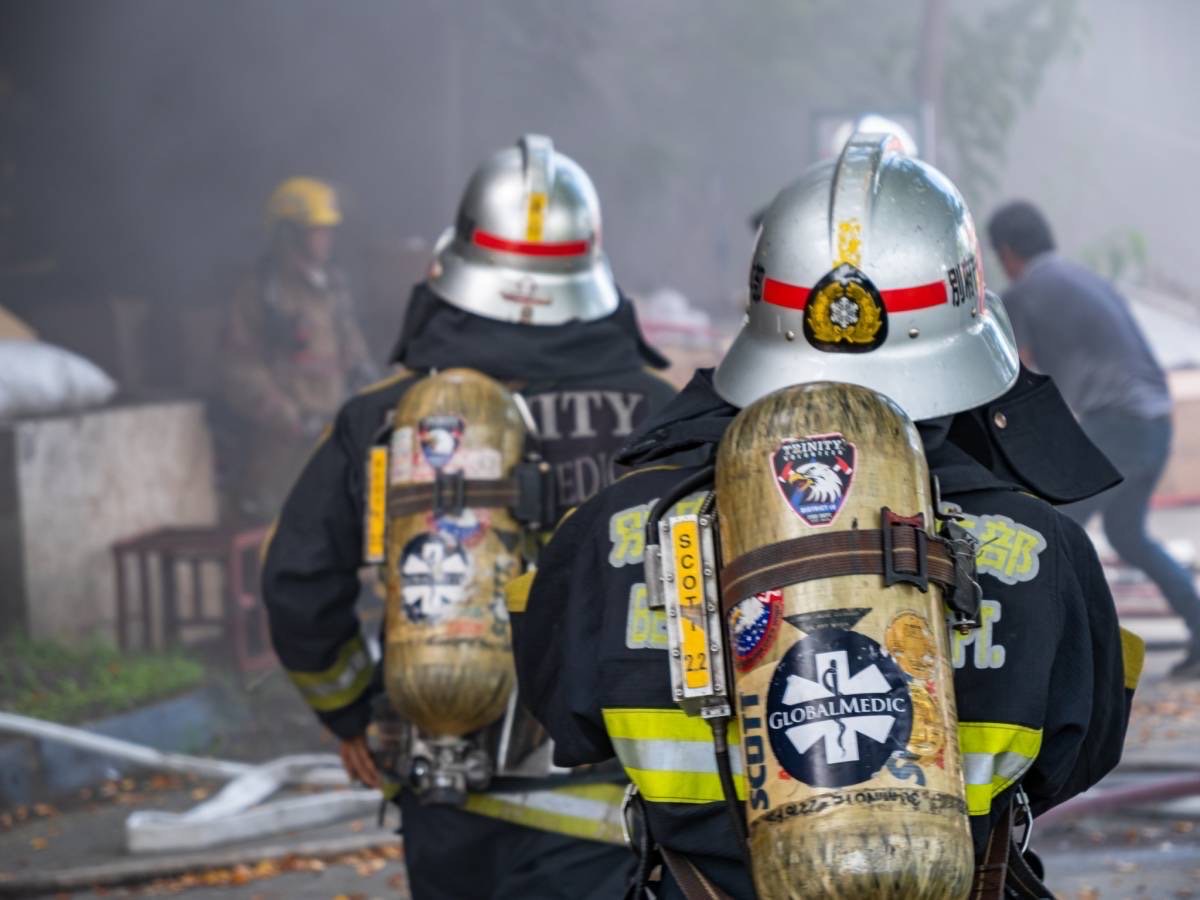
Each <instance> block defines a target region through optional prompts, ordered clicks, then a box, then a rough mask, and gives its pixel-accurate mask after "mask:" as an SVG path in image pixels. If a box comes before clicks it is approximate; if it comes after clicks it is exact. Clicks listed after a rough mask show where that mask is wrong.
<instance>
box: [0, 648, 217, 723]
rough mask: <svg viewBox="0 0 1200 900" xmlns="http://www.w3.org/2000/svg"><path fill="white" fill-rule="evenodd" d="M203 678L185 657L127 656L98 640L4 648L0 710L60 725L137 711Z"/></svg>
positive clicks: (201, 671) (0, 665) (0, 651)
mask: <svg viewBox="0 0 1200 900" xmlns="http://www.w3.org/2000/svg"><path fill="white" fill-rule="evenodd" d="M203 678H204V667H203V666H201V665H200V664H199V663H198V662H196V661H194V660H192V659H189V658H188V657H186V656H184V655H183V654H180V653H138V654H123V653H121V652H120V651H118V650H117V649H116V648H114V647H112V646H111V645H109V644H106V643H104V642H102V641H98V640H97V641H90V642H88V643H86V644H82V645H78V646H67V645H64V644H59V643H57V642H54V641H36V640H30V639H27V638H9V639H6V640H5V641H3V642H0V709H4V710H5V711H7V712H15V713H21V714H24V715H30V716H36V717H37V718H39V719H49V720H51V721H54V722H79V721H82V720H84V719H90V718H97V717H100V716H105V715H110V714H112V713H117V712H122V711H123V710H127V709H133V708H134V707H137V706H141V705H144V704H146V703H149V702H152V701H154V700H159V699H162V698H165V697H169V696H172V695H174V694H178V693H180V692H182V691H185V690H187V689H189V688H192V687H195V686H196V685H197V684H199V683H200V682H201V681H202V680H203Z"/></svg>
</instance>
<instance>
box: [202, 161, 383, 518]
mask: <svg viewBox="0 0 1200 900" xmlns="http://www.w3.org/2000/svg"><path fill="white" fill-rule="evenodd" d="M265 218H266V224H267V229H268V232H269V239H270V243H269V246H268V249H267V251H266V253H265V254H264V255H263V257H262V258H261V259H260V260H259V262H258V264H257V266H256V267H255V268H254V270H253V271H252V272H250V273H248V274H247V275H246V277H245V278H243V279H242V281H241V282H240V283H239V285H238V287H237V289H236V291H235V293H234V298H233V304H232V308H231V311H230V317H229V321H228V323H227V326H226V338H225V343H226V352H227V360H226V365H225V367H224V370H223V400H224V406H225V408H226V410H227V411H228V412H229V413H230V414H231V415H232V416H233V418H234V420H235V422H236V424H235V425H234V427H233V431H234V432H235V434H236V436H237V440H238V444H239V446H237V447H236V448H231V452H230V454H229V455H230V456H231V462H232V465H233V467H234V471H233V472H232V473H231V481H232V488H233V493H234V497H233V500H234V503H235V509H236V512H237V513H239V514H241V515H243V516H245V517H247V518H250V519H257V520H261V521H269V520H270V519H272V518H273V517H274V516H275V515H276V514H277V513H278V511H279V506H280V504H281V503H282V501H283V498H284V496H285V495H286V493H287V489H288V487H290V485H291V483H292V481H293V480H294V479H295V478H296V476H297V475H298V474H299V472H300V468H301V466H302V465H303V464H304V460H305V459H306V458H307V456H308V452H309V450H310V448H311V447H312V442H313V440H314V439H315V438H316V436H317V434H319V433H320V430H321V429H322V428H324V427H325V425H327V424H328V423H329V422H330V421H331V420H332V418H333V416H334V414H335V413H336V412H337V410H338V407H339V406H340V405H341V404H342V402H343V401H345V400H346V398H347V397H349V396H350V394H352V393H353V392H354V390H356V389H357V388H360V387H363V386H364V385H366V384H369V383H370V382H371V381H373V380H374V379H375V377H376V375H377V374H378V373H377V371H376V369H375V366H374V365H373V364H372V362H371V360H370V357H369V356H368V353H367V347H366V343H365V341H364V340H363V336H362V333H361V332H360V330H359V327H358V323H357V322H356V321H355V317H354V309H353V306H352V304H351V299H350V293H349V289H348V285H347V282H346V278H345V276H344V275H343V274H342V272H341V270H340V269H338V268H337V267H336V266H334V265H333V247H334V236H335V232H336V229H337V227H338V225H340V224H341V221H342V213H341V209H340V208H339V206H338V199H337V194H336V193H335V192H334V190H333V188H332V187H330V186H329V185H328V184H325V183H324V182H322V181H318V180H316V179H314V178H289V179H287V180H286V181H284V182H282V183H281V184H280V185H279V186H278V187H276V188H275V190H274V191H273V192H272V193H271V196H270V198H269V199H268V200H267V204H266V209H265Z"/></svg>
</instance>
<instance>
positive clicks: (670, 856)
mask: <svg viewBox="0 0 1200 900" xmlns="http://www.w3.org/2000/svg"><path fill="white" fill-rule="evenodd" d="M658 850H659V853H661V854H662V858H663V862H664V863H666V865H667V868H668V869H669V870H670V872H671V877H672V878H674V879H675V883H676V884H677V885H679V890H680V891H681V892H682V893H683V896H684V898H685V900H733V898H732V897H730V896H729V895H728V894H727V893H725V892H724V891H723V890H721V889H720V888H719V887H717V885H715V884H713V883H712V882H711V881H709V880H708V879H707V878H705V877H704V873H703V872H701V871H700V870H699V869H698V868H696V864H695V863H693V862H692V861H691V860H690V859H688V858H687V857H686V856H684V855H683V854H682V853H676V852H675V851H674V850H669V849H668V848H666V847H663V846H660V847H659V848H658Z"/></svg>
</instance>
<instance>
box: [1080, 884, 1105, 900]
mask: <svg viewBox="0 0 1200 900" xmlns="http://www.w3.org/2000/svg"><path fill="white" fill-rule="evenodd" d="M1099 896H1100V892H1099V891H1098V890H1096V888H1094V887H1082V888H1080V889H1079V893H1078V894H1077V895H1076V900H1096V898H1097V897H1099Z"/></svg>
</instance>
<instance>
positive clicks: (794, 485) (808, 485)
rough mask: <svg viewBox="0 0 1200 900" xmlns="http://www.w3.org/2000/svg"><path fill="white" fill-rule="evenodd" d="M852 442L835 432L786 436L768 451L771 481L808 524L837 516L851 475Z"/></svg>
mask: <svg viewBox="0 0 1200 900" xmlns="http://www.w3.org/2000/svg"><path fill="white" fill-rule="evenodd" d="M854 463H855V450H854V445H853V444H851V443H850V442H849V441H847V440H846V438H845V437H844V436H843V435H841V434H838V433H834V434H817V435H811V436H809V437H801V438H788V439H787V440H785V441H784V442H783V443H782V444H780V445H779V448H778V449H777V450H776V451H775V452H774V453H772V454H771V467H772V470H773V471H774V473H775V483H776V484H777V485H778V486H779V491H780V493H781V494H783V499H784V500H786V501H787V503H788V506H790V507H791V508H792V511H793V512H794V513H795V514H796V515H798V516H799V517H800V518H801V519H803V520H804V521H805V522H806V523H808V524H809V525H816V526H819V525H830V524H832V523H833V520H834V519H835V518H837V514H838V512H840V511H841V508H842V505H843V504H844V503H845V502H846V496H847V495H848V494H849V493H850V484H851V481H852V480H853V478H854Z"/></svg>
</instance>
